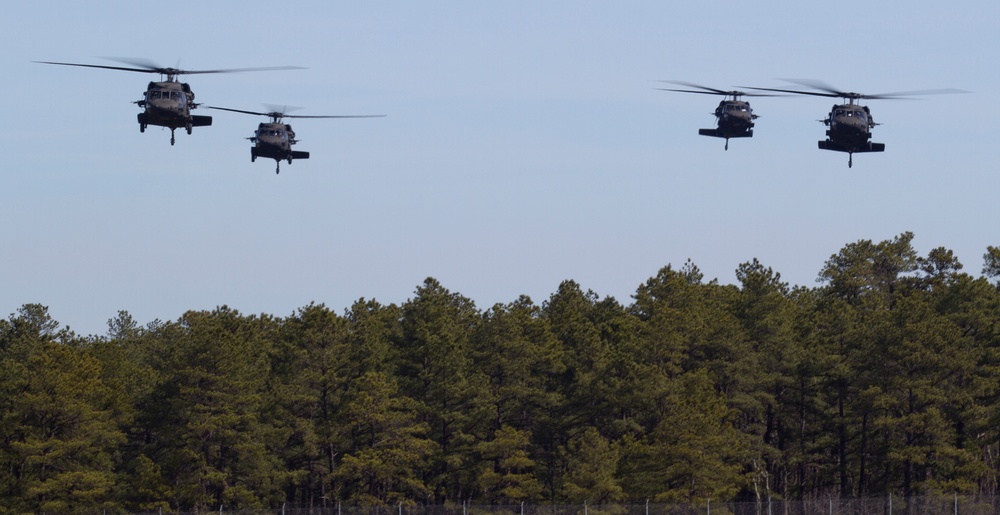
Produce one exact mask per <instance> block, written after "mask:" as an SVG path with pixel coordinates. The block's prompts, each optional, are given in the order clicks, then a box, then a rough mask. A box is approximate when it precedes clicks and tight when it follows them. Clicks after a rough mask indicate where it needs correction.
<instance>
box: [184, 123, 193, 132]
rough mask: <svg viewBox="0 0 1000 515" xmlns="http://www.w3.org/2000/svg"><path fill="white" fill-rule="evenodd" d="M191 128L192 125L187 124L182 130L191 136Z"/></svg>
mask: <svg viewBox="0 0 1000 515" xmlns="http://www.w3.org/2000/svg"><path fill="white" fill-rule="evenodd" d="M192 128H193V127H192V125H191V124H190V123H189V124H187V126H185V127H184V129H185V130H186V131H187V133H188V134H191V129H192Z"/></svg>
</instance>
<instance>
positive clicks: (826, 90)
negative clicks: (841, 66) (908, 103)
mask: <svg viewBox="0 0 1000 515" xmlns="http://www.w3.org/2000/svg"><path fill="white" fill-rule="evenodd" d="M781 80H783V81H785V82H790V83H792V84H798V85H800V86H805V87H807V88H812V89H815V90H818V91H801V90H790V89H778V88H750V89H755V90H762V91H780V92H784V93H795V94H797V95H813V96H820V97H834V98H849V99H855V100H857V99H866V100H871V99H874V100H902V99H904V98H906V97H911V96H919V95H948V94H956V93H968V91H965V90H961V89H953V88H949V89H924V90H916V91H899V92H895V93H878V94H875V95H866V94H864V93H855V92H852V91H840V90H838V89H836V88H834V87H833V86H830V85H829V84H827V83H825V82H822V81H818V80H812V79H781Z"/></svg>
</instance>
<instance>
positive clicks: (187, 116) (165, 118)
mask: <svg viewBox="0 0 1000 515" xmlns="http://www.w3.org/2000/svg"><path fill="white" fill-rule="evenodd" d="M136 104H138V105H139V107H141V108H142V109H143V111H142V112H141V113H139V115H138V120H139V132H146V126H147V125H155V126H157V127H166V128H168V129H170V144H171V145H173V144H174V129H179V128H181V127H183V128H184V129H185V130H186V131H187V133H188V134H191V128H192V127H205V126H208V125H212V117H211V116H198V115H192V114H191V110H192V109H194V108H196V107H198V104H195V103H194V92H193V91H191V88H190V87H189V86H188V85H187V84H186V83H183V82H176V81H168V82H150V83H149V86H147V87H146V92H145V93H143V95H142V100H139V101H137V102H136Z"/></svg>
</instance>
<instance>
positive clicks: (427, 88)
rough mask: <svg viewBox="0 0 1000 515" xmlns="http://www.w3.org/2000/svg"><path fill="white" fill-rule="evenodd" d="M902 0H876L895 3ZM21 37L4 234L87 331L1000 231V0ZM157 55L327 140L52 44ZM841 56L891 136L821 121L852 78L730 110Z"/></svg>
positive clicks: (309, 17) (4, 292) (173, 26)
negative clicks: (263, 155)
mask: <svg viewBox="0 0 1000 515" xmlns="http://www.w3.org/2000/svg"><path fill="white" fill-rule="evenodd" d="M873 4H874V5H873ZM4 18H5V21H6V22H7V23H5V29H4V31H2V32H0V43H2V44H3V48H4V49H5V50H4V52H3V54H2V66H3V74H2V75H0V98H3V99H4V100H5V101H4V106H5V108H4V111H3V115H2V118H0V120H2V121H3V124H4V126H5V127H6V130H5V131H4V137H3V138H0V154H2V155H3V156H4V162H3V165H2V170H3V172H2V175H3V186H2V187H0V215H2V216H3V219H4V220H5V221H6V224H5V225H6V230H5V232H4V238H3V240H2V241H3V243H2V244H0V245H2V254H0V316H6V315H7V314H8V313H12V312H14V311H16V309H17V308H18V307H20V306H21V305H22V304H25V303H29V302H38V303H42V304H45V305H48V306H49V308H50V313H51V314H52V316H53V317H54V318H55V319H56V320H58V321H59V322H61V323H62V325H63V326H67V325H68V326H70V327H71V328H72V329H73V330H75V331H77V332H78V333H81V334H104V333H105V332H106V321H107V319H108V318H111V317H113V316H114V315H115V314H116V312H117V311H118V310H120V309H124V310H128V311H129V312H130V313H132V315H133V316H134V317H135V318H136V319H137V320H138V321H140V323H143V324H145V323H147V322H150V321H152V320H154V319H157V318H158V319H161V320H174V319H176V318H177V317H179V316H180V315H181V314H182V313H183V312H184V311H185V310H188V309H212V308H214V307H215V306H218V305H222V304H227V305H229V306H231V307H233V308H236V309H239V310H240V311H242V312H244V313H268V314H273V315H277V316H287V315H289V314H291V313H292V312H293V311H294V310H295V309H296V308H298V307H301V306H304V305H306V304H308V303H310V302H317V303H325V304H326V305H327V306H329V307H331V308H333V309H335V310H337V311H341V310H343V309H344V308H346V307H348V306H350V304H351V303H352V302H353V301H354V300H357V299H358V298H360V297H365V298H375V299H377V300H379V301H380V302H383V303H386V304H388V303H401V302H404V301H406V300H407V299H409V298H411V297H412V295H413V291H414V289H415V287H416V286H417V285H419V284H420V283H421V282H422V281H423V279H424V278H425V277H428V276H433V277H436V278H437V279H439V280H440V281H441V282H442V283H443V284H444V285H445V287H447V288H449V289H451V290H452V291H454V292H458V293H461V294H463V295H466V296H468V297H470V298H472V299H473V300H474V301H475V302H476V303H477V305H478V306H480V308H484V309H485V308H487V307H489V306H490V305H492V304H494V303H497V302H510V301H512V300H514V299H516V298H517V296H518V295H520V294H527V295H529V296H531V297H532V299H533V300H535V302H537V303H541V302H543V301H545V300H546V299H547V298H548V296H549V295H551V294H552V293H553V292H554V291H555V290H556V288H557V286H558V284H559V283H560V282H561V281H562V280H564V279H574V280H576V281H577V282H579V283H580V284H581V285H582V286H583V287H584V288H585V289H593V290H594V291H595V292H597V293H598V294H599V295H601V296H606V295H611V296H614V297H616V298H617V299H618V300H619V301H620V302H623V303H626V304H627V303H629V302H630V301H631V298H630V296H631V295H632V294H633V293H634V292H635V289H636V287H637V286H638V285H639V284H641V283H643V282H644V281H645V280H646V279H647V278H649V277H650V276H652V275H654V274H656V272H657V270H659V269H660V268H661V267H663V266H665V265H667V264H673V265H674V266H675V267H679V266H682V265H683V264H684V262H685V261H686V260H687V259H691V260H692V261H693V262H694V263H695V264H696V265H698V266H699V267H700V268H701V270H702V271H703V272H704V273H705V276H706V279H712V278H717V279H718V280H719V281H721V282H723V283H732V282H735V280H736V279H735V274H734V270H735V269H736V267H737V266H738V265H739V264H740V263H743V262H746V261H749V260H751V259H753V258H758V259H759V260H760V261H761V262H762V263H764V264H765V265H766V266H770V267H772V268H774V269H775V270H776V271H777V272H779V273H781V274H782V277H783V279H784V280H786V281H788V282H789V283H791V284H792V285H803V286H814V285H815V284H816V282H815V279H816V276H817V273H818V272H819V270H820V269H821V267H822V266H823V263H824V262H825V261H826V259H828V258H829V257H830V256H831V255H832V254H834V253H836V252H837V251H839V249H840V248H842V247H843V246H844V245H845V244H847V243H850V242H854V241H857V240H859V239H873V240H876V241H881V240H885V239H891V238H893V237H894V236H896V235H898V234H900V233H902V232H904V231H913V232H914V233H915V234H916V239H915V240H914V243H915V246H916V247H917V249H918V251H919V252H920V253H921V254H922V255H926V253H927V252H928V251H929V250H931V249H932V248H935V247H939V246H943V247H946V248H949V249H951V250H953V251H955V253H956V254H957V255H958V258H959V259H960V260H961V261H962V263H964V264H965V267H966V268H965V270H966V271H968V272H970V273H972V274H974V275H978V274H979V272H980V269H981V267H982V255H983V253H984V252H985V250H986V247H987V246H988V245H1000V233H998V230H997V220H998V218H1000V217H998V215H1000V203H998V202H997V195H996V193H997V191H1000V175H998V170H997V166H996V164H995V162H996V158H995V154H996V149H997V148H998V145H997V143H996V140H997V138H998V137H1000V134H997V133H996V132H994V125H995V124H992V123H991V122H992V119H993V118H994V113H993V111H994V110H993V109H992V105H991V104H992V100H993V98H994V97H995V94H994V89H995V88H997V87H998V84H1000V80H998V79H1000V72H998V71H997V63H998V62H1000V36H997V34H998V31H1000V4H998V3H997V2H995V1H991V0H989V1H988V0H976V1H970V2H962V3H944V2H929V1H923V0H917V1H912V2H906V3H903V2H882V3H878V4H875V3H873V2H867V1H866V2H861V1H853V0H852V1H846V2H842V3H841V4H840V6H839V7H830V6H829V4H822V3H818V2H802V1H780V2H759V3H757V4H753V3H746V2H730V1H719V2H700V3H699V2H664V1H662V0H650V1H623V2H606V1H605V2H597V1H580V0H575V1H550V2H525V1H507V2H458V1H423V2H406V3H404V2H330V1H308V2H260V1H240V2H230V1H220V2H189V1H171V2H124V1H109V2H100V3H97V4H93V3H80V2H70V1H45V0H40V1H35V2H16V3H14V4H11V5H9V6H6V7H5V12H4ZM99 56H115V57H140V58H145V59H149V60H152V61H155V62H157V63H160V64H161V65H164V66H177V65H178V64H179V67H181V68H187V69H212V68H239V67H254V66H280V65H293V66H303V67H307V69H306V70H297V71H281V72H261V73H243V74H227V75H194V76H187V77H186V78H185V80H186V81H187V82H188V83H190V84H191V87H192V89H193V90H194V91H195V93H196V94H197V100H198V101H199V102H204V103H206V104H209V105H220V106H225V107H232V108H236V109H248V110H259V109H261V108H262V105H261V104H278V105H280V104H288V105H294V106H302V107H304V108H305V109H303V110H301V111H299V113H300V114H386V115H388V116H387V117H386V118H379V119H367V120H291V122H292V123H293V125H294V127H295V130H296V133H297V134H298V136H299V138H300V139H301V144H299V145H298V146H297V147H296V148H297V149H299V150H306V151H309V152H311V153H312V158H311V159H309V160H305V161H297V162H295V163H293V164H292V165H288V164H285V165H284V166H282V172H281V174H280V175H277V176H276V175H275V174H274V162H273V161H271V160H266V161H262V160H258V162H256V163H251V162H250V159H249V153H250V151H249V145H250V143H249V142H248V141H247V140H246V139H244V138H246V137H247V136H250V135H251V134H252V132H253V129H254V128H255V127H256V124H257V123H258V121H260V120H258V119H256V118H254V117H251V116H245V115H240V114H234V113H225V112H220V111H210V110H206V109H203V110H199V111H198V112H197V113H198V114H208V115H211V116H213V117H214V125H213V126H212V127H204V128H195V132H194V134H193V135H190V136H189V135H187V134H184V133H183V131H179V132H178V134H177V144H176V146H173V147H171V146H170V143H169V131H167V130H160V129H159V128H154V127H151V128H150V129H149V130H147V131H146V133H145V134H140V133H139V130H138V124H137V123H136V114H137V113H138V112H139V108H138V107H137V106H135V105H132V104H130V102H132V101H134V100H137V99H139V98H140V97H141V95H142V92H143V91H144V89H145V85H146V83H147V82H148V81H149V80H154V79H157V76H155V75H152V74H140V73H129V72H120V71H110V70H95V69H86V68H74V67H63V66H49V65H41V64H33V63H31V62H30V61H36V60H44V61H63V62H79V63H89V64H113V63H111V62H109V61H104V60H102V59H101V58H100V57H99ZM778 77H794V78H808V79H818V80H822V81H825V82H827V83H830V84H832V85H834V86H836V87H838V88H843V89H845V90H852V91H860V92H864V93H884V92H895V91H904V90H919V89H933V88H960V89H964V90H969V91H971V92H972V93H971V94H967V95H946V96H935V97H927V98H925V99H923V100H915V101H872V102H870V103H869V105H870V107H871V109H872V112H873V114H874V116H875V119H876V121H879V122H881V123H883V124H884V125H881V126H879V127H877V128H876V130H875V137H874V138H873V140H874V141H877V142H882V143H885V144H886V152H885V153H883V154H859V155H856V156H855V159H854V167H853V168H850V169H848V168H847V155H846V154H841V153H835V152H825V151H821V150H818V149H817V148H816V141H817V140H819V139H822V138H823V130H824V127H823V126H822V125H821V124H820V123H817V121H816V120H819V119H822V118H824V117H825V115H826V113H827V112H828V110H829V108H830V106H831V105H832V104H833V99H826V98H819V97H802V98H756V99H751V101H752V103H753V107H754V110H755V112H756V113H757V114H760V115H761V116H762V117H761V118H760V119H759V120H758V122H757V127H756V130H755V136H754V138H753V139H750V140H732V141H731V142H730V149H729V151H728V152H726V151H723V142H722V140H719V139H715V138H707V137H701V136H698V135H697V130H698V129H699V128H702V127H711V126H713V124H714V118H713V117H712V116H711V115H710V113H711V112H712V111H713V109H714V107H715V105H716V103H717V101H718V99H716V98H714V97H711V96H702V95H685V94H681V93H668V92H663V91H657V90H655V89H654V88H655V87H657V86H658V84H657V83H656V82H654V81H655V80H658V79H669V80H686V81H690V82H695V83H699V84H704V85H707V86H711V87H718V88H727V89H728V88H732V87H736V86H761V87H784V86H785V84H784V83H781V82H779V81H777V80H776V78H778Z"/></svg>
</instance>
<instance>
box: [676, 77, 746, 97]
mask: <svg viewBox="0 0 1000 515" xmlns="http://www.w3.org/2000/svg"><path fill="white" fill-rule="evenodd" d="M659 82H668V83H670V84H677V85H679V86H686V87H689V88H695V89H699V90H702V91H690V90H681V89H672V90H667V91H681V92H684V93H706V94H715V95H731V94H732V92H729V91H723V90H721V89H716V88H710V87H708V86H702V85H701V84H695V83H693V82H684V81H680V80H661V81H659ZM658 89H660V88H658ZM709 92H711V93H709Z"/></svg>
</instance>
